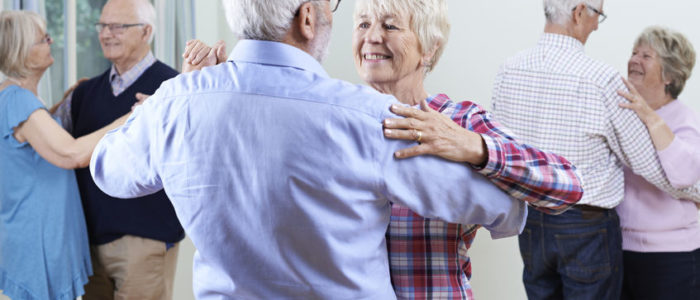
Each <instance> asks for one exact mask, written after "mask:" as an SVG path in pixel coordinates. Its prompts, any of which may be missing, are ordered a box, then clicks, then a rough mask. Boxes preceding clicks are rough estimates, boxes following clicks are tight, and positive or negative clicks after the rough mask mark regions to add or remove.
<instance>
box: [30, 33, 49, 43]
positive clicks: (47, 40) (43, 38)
mask: <svg viewBox="0 0 700 300" xmlns="http://www.w3.org/2000/svg"><path fill="white" fill-rule="evenodd" d="M51 43H53V39H52V38H51V35H50V34H48V33H47V34H44V37H42V38H41V39H40V40H39V41H38V42H36V43H34V45H41V44H51Z"/></svg>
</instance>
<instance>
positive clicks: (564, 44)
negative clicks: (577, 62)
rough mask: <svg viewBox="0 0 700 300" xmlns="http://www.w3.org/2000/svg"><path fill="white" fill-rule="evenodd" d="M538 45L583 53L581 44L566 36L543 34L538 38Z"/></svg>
mask: <svg viewBox="0 0 700 300" xmlns="http://www.w3.org/2000/svg"><path fill="white" fill-rule="evenodd" d="M538 44H539V45H543V46H550V47H557V48H565V49H568V48H570V49H575V50H580V51H583V43H581V41H579V40H577V39H575V38H573V37H570V36H568V35H563V34H556V33H545V34H543V35H542V36H541V37H540V41H539V43H538Z"/></svg>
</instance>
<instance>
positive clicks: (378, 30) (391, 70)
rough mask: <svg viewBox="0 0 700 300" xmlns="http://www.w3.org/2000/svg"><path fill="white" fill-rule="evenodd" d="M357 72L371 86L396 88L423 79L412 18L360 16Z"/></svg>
mask: <svg viewBox="0 0 700 300" xmlns="http://www.w3.org/2000/svg"><path fill="white" fill-rule="evenodd" d="M352 49H353V56H354V58H355V68H356V69H357V72H358V73H359V75H360V77H361V78H362V79H363V80H364V81H365V82H367V83H369V84H392V83H396V82H397V81H399V80H401V79H404V78H407V77H410V76H420V78H422V77H423V70H424V68H423V59H422V57H421V56H422V54H421V52H422V51H421V47H420V43H419V42H418V37H417V36H416V34H415V33H414V32H413V30H412V29H411V22H410V18H409V17H408V16H398V15H394V14H387V15H382V16H370V15H367V14H359V15H358V17H357V18H356V19H355V29H354V32H353V35H352Z"/></svg>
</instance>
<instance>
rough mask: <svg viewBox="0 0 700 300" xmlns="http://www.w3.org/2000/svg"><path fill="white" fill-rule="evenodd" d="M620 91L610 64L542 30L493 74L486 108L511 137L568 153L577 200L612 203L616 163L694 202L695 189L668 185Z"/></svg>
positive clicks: (617, 196)
mask: <svg viewBox="0 0 700 300" xmlns="http://www.w3.org/2000/svg"><path fill="white" fill-rule="evenodd" d="M618 90H626V88H625V86H624V83H623V82H622V80H621V76H620V74H619V73H618V72H617V71H615V70H614V69H613V68H612V67H609V66H607V65H605V64H603V63H601V62H598V61H596V60H594V59H592V58H590V57H588V56H586V55H585V53H584V51H583V44H582V43H581V42H579V41H578V40H576V39H574V38H572V37H569V36H565V35H559V34H544V35H543V36H542V37H541V38H540V41H539V43H538V45H537V46H536V47H534V48H531V49H529V50H526V51H524V52H522V53H520V54H518V55H516V56H515V57H513V58H511V59H509V60H508V61H506V63H505V64H504V65H503V67H502V68H501V70H500V72H499V74H498V75H497V77H496V81H495V84H494V91H493V101H492V102H493V111H494V114H495V115H496V117H497V119H498V120H499V121H501V123H502V124H503V125H504V126H506V127H507V128H509V129H510V130H512V131H513V132H515V134H516V136H517V137H518V140H520V141H522V142H524V143H529V144H531V145H535V146H537V147H540V148H541V149H544V150H546V151H552V152H555V153H558V154H561V155H563V156H564V157H566V158H567V159H569V160H570V161H571V162H572V163H574V165H576V167H577V168H578V170H579V171H580V172H581V174H582V176H583V181H584V183H585V185H584V187H585V191H586V192H585V193H584V195H583V198H582V199H581V201H580V202H579V203H578V204H587V205H592V206H597V207H602V208H614V207H615V206H617V205H618V204H619V203H620V202H621V201H622V199H623V196H624V174H623V168H622V166H623V164H624V165H626V166H629V167H630V169H631V170H632V171H633V172H634V173H636V174H639V175H640V176H642V177H644V178H645V179H646V180H647V181H649V182H650V183H652V184H654V185H656V186H657V187H659V188H661V189H662V190H664V191H666V192H669V193H670V194H672V195H674V197H676V198H685V199H694V200H696V201H697V200H700V194H698V192H697V188H696V187H691V188H687V189H683V190H677V189H674V188H673V187H672V186H671V185H670V184H669V182H668V180H667V179H666V176H665V173H664V171H663V168H662V167H661V164H660V163H659V160H658V158H657V156H656V150H655V149H654V146H653V144H652V142H651V139H650V138H649V134H648V132H647V129H646V127H645V126H644V124H642V122H641V121H640V120H639V118H638V117H637V115H636V114H635V112H634V111H632V110H630V109H623V108H620V107H619V103H621V102H623V101H626V100H625V99H624V98H622V97H620V96H619V95H617V91H618Z"/></svg>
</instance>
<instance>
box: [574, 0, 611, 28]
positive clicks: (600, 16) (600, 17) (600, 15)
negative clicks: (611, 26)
mask: <svg viewBox="0 0 700 300" xmlns="http://www.w3.org/2000/svg"><path fill="white" fill-rule="evenodd" d="M586 8H588V9H590V10H591V11H593V12H594V13H597V14H598V24H600V23H603V21H605V19H607V18H608V16H607V15H606V14H605V13H603V12H602V11H599V10H598V9H596V8H595V7H593V6H590V5H588V4H586ZM575 10H576V7H574V8H572V9H571V11H575Z"/></svg>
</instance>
